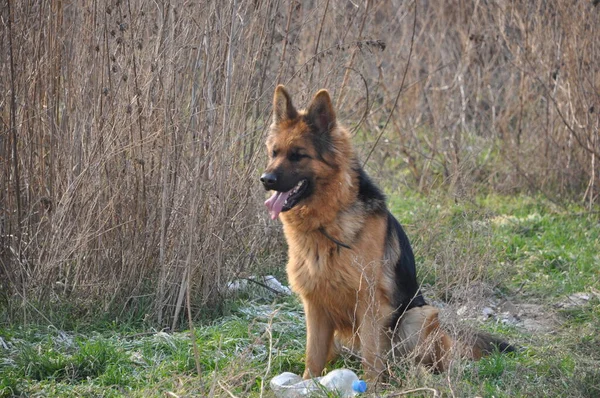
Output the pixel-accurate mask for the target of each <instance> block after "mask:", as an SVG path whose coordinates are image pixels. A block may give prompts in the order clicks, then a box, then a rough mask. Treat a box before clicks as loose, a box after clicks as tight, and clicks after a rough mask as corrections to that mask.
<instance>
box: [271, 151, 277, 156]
mask: <svg viewBox="0 0 600 398" xmlns="http://www.w3.org/2000/svg"><path fill="white" fill-rule="evenodd" d="M271 157H272V158H276V157H277V151H275V150H273V151H272V152H271Z"/></svg>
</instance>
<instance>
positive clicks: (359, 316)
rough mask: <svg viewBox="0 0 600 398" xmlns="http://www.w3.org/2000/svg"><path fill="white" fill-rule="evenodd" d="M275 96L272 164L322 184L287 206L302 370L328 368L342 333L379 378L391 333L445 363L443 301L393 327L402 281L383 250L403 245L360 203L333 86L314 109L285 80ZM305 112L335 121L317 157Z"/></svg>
mask: <svg viewBox="0 0 600 398" xmlns="http://www.w3.org/2000/svg"><path fill="white" fill-rule="evenodd" d="M273 104H274V118H273V119H274V122H273V125H272V126H271V131H270V134H269V137H268V139H267V150H268V151H269V153H270V154H272V155H271V159H270V162H269V164H268V166H267V172H272V171H273V170H278V169H284V170H285V171H286V172H289V173H291V175H294V176H297V175H301V176H303V175H307V176H308V175H310V176H314V178H315V184H316V187H315V192H314V193H313V194H312V195H311V196H309V197H308V198H306V199H304V200H303V201H302V202H300V203H299V204H298V205H296V206H295V207H293V208H292V209H290V210H289V211H287V212H282V213H281V214H280V215H279V217H280V219H281V221H282V222H283V229H284V233H285V237H286V239H287V242H288V247H289V252H288V254H289V261H288V264H287V273H288V278H289V283H290V285H291V287H292V289H293V291H294V292H296V293H297V294H298V295H299V296H300V298H301V300H302V303H303V305H304V310H305V315H306V327H307V342H306V369H305V372H304V377H305V378H308V377H314V376H320V375H321V373H322V372H323V369H324V367H325V365H326V362H327V361H329V360H331V359H333V357H334V356H335V354H336V352H337V350H336V348H335V347H336V345H335V343H334V335H335V338H336V339H338V340H340V341H344V342H345V343H346V344H349V345H351V346H352V348H354V349H359V348H360V349H361V354H362V358H363V368H364V370H365V372H366V374H367V377H369V378H372V379H373V378H377V377H379V375H380V374H381V373H382V372H383V370H384V369H385V358H386V356H387V354H388V353H389V352H390V350H391V348H392V342H394V345H395V347H394V348H395V349H396V350H397V351H398V352H401V353H403V354H408V353H415V355H416V358H417V361H419V362H420V363H423V364H425V365H428V366H432V367H434V368H436V369H439V370H444V369H446V368H447V361H448V352H450V350H451V349H452V340H451V339H450V338H449V337H448V336H447V335H446V334H445V333H443V332H442V331H441V329H440V325H439V321H438V310H437V309H436V308H434V307H431V306H428V305H426V306H423V307H418V308H413V309H411V310H409V311H407V312H406V314H404V316H403V317H402V318H401V321H400V323H399V325H398V330H397V331H395V333H393V332H392V331H390V330H389V324H390V321H391V317H392V314H393V312H394V308H393V307H392V304H391V297H392V296H393V294H394V289H397V288H398V287H397V286H396V282H395V281H394V269H393V268H392V267H393V264H391V263H390V261H386V260H385V258H392V255H390V254H389V253H393V256H395V257H394V258H397V256H398V253H399V250H400V249H399V246H398V242H386V239H387V237H386V226H387V218H386V216H385V214H377V215H374V214H373V213H370V212H368V211H365V210H364V209H362V208H361V207H360V203H359V201H358V182H359V181H358V178H359V177H358V175H357V173H356V171H354V170H353V169H352V164H353V162H355V161H356V154H355V153H354V150H353V148H352V145H351V144H350V135H349V133H348V131H347V130H345V129H344V128H343V127H340V126H339V125H338V124H337V123H335V113H334V111H333V107H332V105H331V101H330V99H329V95H328V94H327V92H326V91H324V90H322V91H320V92H319V93H317V95H316V96H315V98H314V99H313V101H312V102H311V104H310V106H309V109H308V110H307V111H296V110H295V108H293V105H292V103H291V99H290V97H289V95H288V94H287V92H286V91H285V90H284V89H283V87H282V86H279V87H277V89H276V91H275V96H274V100H273ZM306 115H309V119H310V118H311V117H312V116H311V115H315V116H314V117H315V118H316V123H327V122H329V123H330V124H331V125H329V126H328V128H329V131H328V133H329V137H330V142H331V148H333V150H332V151H328V152H327V153H324V154H323V157H324V158H323V161H317V160H315V159H316V158H317V157H318V153H317V149H316V148H315V145H314V140H311V139H310V137H309V126H308V125H307V124H306V121H305V119H306V118H304V116H306ZM298 148H299V149H300V150H301V151H302V153H305V154H307V155H308V156H309V158H306V159H302V160H301V161H296V162H290V160H289V159H287V158H286V155H285V154H286V153H288V152H289V151H292V150H297V149H298ZM274 151H275V152H274ZM323 231H325V233H326V234H327V235H328V236H327V235H326V234H325V233H324V232H323ZM336 241H337V242H342V243H344V244H348V245H349V246H350V248H346V247H340V245H339V244H338V243H336ZM387 252H389V253H388V254H386V253H387ZM393 335H395V336H398V337H399V341H397V340H398V339H396V338H393V339H392V338H391V336H393Z"/></svg>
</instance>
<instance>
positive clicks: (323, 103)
mask: <svg viewBox="0 0 600 398" xmlns="http://www.w3.org/2000/svg"><path fill="white" fill-rule="evenodd" d="M308 120H309V121H310V123H311V124H312V125H313V126H314V127H315V128H316V129H317V131H318V132H319V133H326V132H329V131H331V129H332V128H334V127H335V124H336V121H335V111H334V110H333V105H332V104H331V98H330V97H329V93H328V92H327V90H319V92H318V93H317V94H316V95H315V98H313V100H312V102H311V103H310V106H309V107H308Z"/></svg>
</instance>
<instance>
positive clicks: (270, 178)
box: [260, 173, 277, 188]
mask: <svg viewBox="0 0 600 398" xmlns="http://www.w3.org/2000/svg"><path fill="white" fill-rule="evenodd" d="M260 182H262V183H263V185H264V186H265V188H270V187H272V186H273V185H275V184H277V176H276V175H275V174H274V173H264V174H263V175H261V176H260Z"/></svg>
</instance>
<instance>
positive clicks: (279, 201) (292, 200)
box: [265, 179, 308, 220]
mask: <svg viewBox="0 0 600 398" xmlns="http://www.w3.org/2000/svg"><path fill="white" fill-rule="evenodd" d="M307 187H308V180H307V179H304V180H300V182H298V184H296V186H294V188H292V189H290V190H289V191H287V192H275V193H274V194H273V196H271V197H270V198H269V199H267V201H266V202H265V206H267V209H269V214H271V219H273V220H274V219H276V218H277V216H278V215H279V213H281V212H282V211H288V210H289V209H291V208H292V207H294V206H295V205H296V204H297V203H298V202H299V201H300V199H302V195H304V193H305V192H306V188H307Z"/></svg>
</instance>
